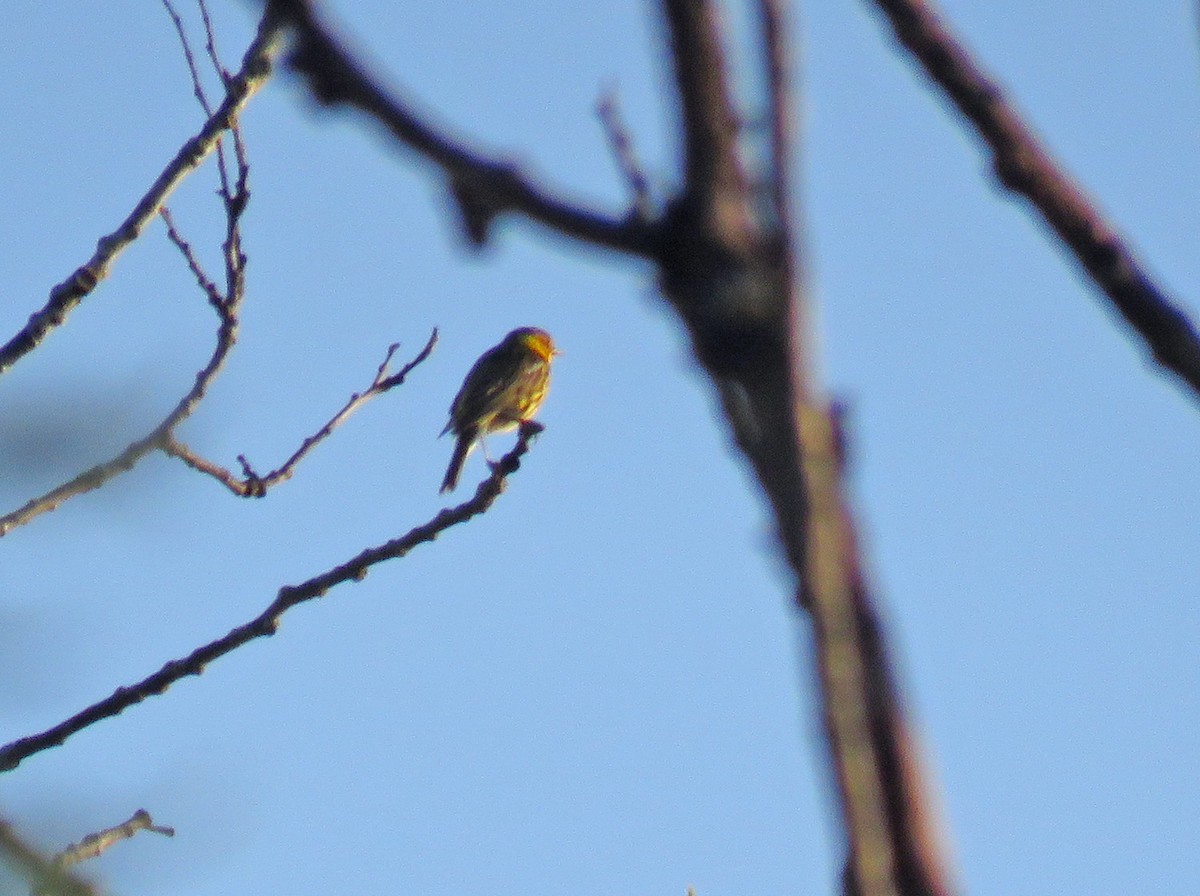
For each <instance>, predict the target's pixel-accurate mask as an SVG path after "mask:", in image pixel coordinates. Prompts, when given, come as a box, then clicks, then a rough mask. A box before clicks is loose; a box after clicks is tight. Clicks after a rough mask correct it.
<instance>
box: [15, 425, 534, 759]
mask: <svg viewBox="0 0 1200 896" xmlns="http://www.w3.org/2000/svg"><path fill="white" fill-rule="evenodd" d="M541 430H542V426H541V424H538V423H527V424H525V425H523V426H522V428H521V430H520V434H519V437H518V439H517V444H516V446H515V447H514V448H513V449H512V451H510V452H509V453H508V454H506V455H504V457H502V458H501V459H500V460H499V461H497V462H496V463H495V464H493V465H492V472H491V474H490V475H489V476H488V478H487V479H485V480H484V481H483V482H481V483H480V485H479V487H478V488H477V489H476V490H475V495H474V497H472V498H471V499H470V500H468V501H464V502H463V503H462V504H459V505H457V506H455V507H448V508H446V509H445V510H442V511H441V512H440V513H438V514H437V516H435V517H434V518H433V519H431V520H430V521H429V522H427V523H424V524H423V525H420V526H417V527H416V528H414V529H411V530H410V531H408V532H407V533H405V534H404V535H401V536H399V537H398V538H393V539H392V540H391V541H388V542H385V543H384V544H381V545H379V546H378V547H373V548H368V549H367V550H365V551H362V552H361V553H360V554H358V555H357V556H355V557H353V558H351V559H350V560H347V561H346V562H345V563H342V564H341V565H339V566H335V567H333V568H332V569H330V570H328V571H327V572H323V573H321V574H320V575H317V576H313V577H312V578H311V579H308V580H307V581H304V582H301V583H300V584H299V585H287V586H284V587H283V588H280V589H279V593H278V594H277V595H276V597H275V600H273V601H272V602H271V604H270V605H269V606H268V607H267V608H266V609H265V610H263V611H262V613H260V614H259V615H258V616H256V617H254V618H253V619H251V620H250V621H249V622H247V623H245V624H244V625H239V626H238V627H237V628H235V629H232V630H231V631H230V632H229V633H228V634H226V635H225V636H224V637H221V638H218V639H217V640H215V641H212V642H210V643H208V644H205V645H204V646H203V647H198V648H196V649H195V650H194V651H192V652H191V653H190V654H188V655H187V656H185V657H182V658H180V659H177V660H171V661H170V662H168V663H167V664H166V665H164V666H163V667H162V668H161V669H159V670H158V671H157V672H155V673H154V674H153V675H149V676H147V677H146V678H144V679H142V680H141V681H139V682H136V683H135V684H132V685H130V686H128V687H121V688H117V690H116V691H114V692H113V693H112V695H110V696H109V697H106V698H105V699H103V700H101V701H99V702H98V703H94V704H92V705H91V706H89V707H87V708H86V709H84V710H82V711H80V712H78V713H76V714H75V715H73V716H71V717H70V718H69V719H66V720H64V721H62V722H60V723H59V724H57V725H55V726H54V727H53V728H49V729H47V730H46V731H43V732H41V733H40V734H34V735H30V736H29V737H23V738H21V739H20V740H15V741H13V742H12V743H9V744H6V745H5V746H3V747H0V772H6V771H11V770H12V769H14V768H16V767H17V766H18V765H19V764H20V763H21V762H22V761H23V760H25V759H27V758H28V757H30V756H32V755H33V754H34V753H40V752H41V751H43V750H48V749H50V748H51V747H57V746H59V745H61V744H62V743H63V742H64V741H66V739H67V738H68V737H70V736H71V735H72V734H76V733H78V732H80V731H82V730H83V729H84V728H87V727H88V726H90V725H94V724H95V723H96V722H99V721H100V720H101V719H107V718H110V717H112V716H115V715H117V714H119V713H121V712H123V711H124V710H126V709H128V708H129V707H131V706H134V705H135V704H137V703H141V702H142V701H143V700H145V699H147V698H149V697H153V696H155V695H157V694H162V693H164V692H165V691H166V690H167V688H169V687H170V686H171V685H173V684H174V683H175V682H177V681H179V680H180V679H182V678H185V677H187V676H189V675H199V674H200V673H201V672H203V671H204V669H205V667H206V666H207V665H208V664H209V663H211V662H212V661H213V660H215V659H218V658H220V657H222V656H224V655H225V654H227V653H231V652H232V651H234V650H236V649H237V648H239V647H241V646H242V645H243V644H247V643H249V642H250V641H253V640H255V639H257V638H264V637H268V636H270V635H273V634H275V632H276V630H277V629H278V627H279V620H280V619H281V618H282V617H283V614H284V613H286V612H287V611H288V610H290V609H291V608H292V607H294V606H296V605H297V604H302V603H304V602H305V601H308V600H312V599H313V598H315V597H322V596H324V595H325V593H326V592H328V591H329V589H330V588H333V587H334V586H335V585H340V584H342V583H344V582H361V581H362V580H363V579H364V578H366V576H367V573H368V572H369V571H370V569H371V567H372V566H375V565H376V564H378V563H382V562H384V561H385V560H395V559H398V558H400V557H403V556H405V555H406V554H408V553H409V552H410V551H412V549H413V548H415V547H417V546H418V545H422V544H425V543H427V542H431V541H433V540H434V539H435V538H437V537H438V536H439V535H440V534H441V533H442V532H444V531H445V530H446V529H449V528H450V527H451V526H455V525H457V524H459V523H465V522H466V521H467V520H469V519H471V518H472V517H476V516H478V515H479V514H481V513H484V512H485V511H487V510H488V509H489V508H490V507H491V506H492V505H493V504H494V503H495V502H496V499H497V498H498V497H500V495H501V493H502V492H503V491H504V489H505V486H506V485H507V483H508V477H509V476H510V475H512V474H513V473H515V472H516V471H517V470H518V469H519V468H520V466H521V458H522V457H523V456H524V455H525V454H526V453H527V452H528V451H529V443H530V440H531V439H532V438H533V437H534V436H535V435H536V434H537V433H539V432H541Z"/></svg>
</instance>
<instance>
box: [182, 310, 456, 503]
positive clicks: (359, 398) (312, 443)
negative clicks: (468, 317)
mask: <svg viewBox="0 0 1200 896" xmlns="http://www.w3.org/2000/svg"><path fill="white" fill-rule="evenodd" d="M437 339H438V331H437V330H436V329H434V331H433V333H432V334H431V335H430V337H429V341H428V342H426V343H425V347H424V348H423V349H421V351H420V353H419V354H418V355H417V356H416V357H415V358H413V359H412V360H411V361H409V362H408V363H407V364H405V365H404V367H402V368H401V369H400V370H399V371H398V372H396V373H394V374H389V373H388V365H389V364H390V362H391V359H392V356H393V355H394V354H395V352H396V350H397V349H398V348H399V347H400V346H399V343H394V344H393V345H391V346H390V347H389V348H388V351H387V356H386V357H385V358H384V359H383V363H382V364H380V365H379V369H378V371H376V374H375V378H374V379H373V380H372V381H371V385H370V386H368V387H367V388H366V389H365V390H364V391H362V392H355V393H354V394H353V395H351V396H350V400H349V401H347V402H346V404H344V405H343V406H342V407H341V409H340V410H338V412H337V413H336V414H334V415H333V416H332V417H331V418H329V420H328V421H327V422H326V423H325V425H324V426H322V427H321V428H320V429H319V430H317V431H316V432H315V433H313V434H312V435H311V436H309V437H308V438H306V439H305V440H304V441H303V443H301V445H300V447H299V448H298V449H297V450H296V451H295V452H294V453H293V454H292V456H291V457H289V458H288V459H287V460H286V461H284V462H283V464H281V465H280V466H279V467H278V468H277V469H274V470H272V471H271V472H269V473H267V474H266V475H259V474H258V473H256V472H255V471H254V468H253V467H252V466H251V465H250V462H249V461H247V460H246V458H245V456H243V455H240V454H239V455H238V458H237V459H238V463H239V464H240V465H241V468H242V475H241V476H240V477H239V476H238V475H237V474H235V473H233V472H232V471H231V470H228V469H226V468H225V467H222V466H220V465H219V464H215V463H213V462H212V461H209V460H207V459H206V458H204V457H201V456H200V455H198V454H196V453H195V452H194V451H192V449H190V448H189V447H188V446H187V445H185V444H183V443H182V442H180V441H179V440H178V438H176V436H175V434H174V433H173V432H172V433H170V434H168V435H167V437H166V438H165V439H164V441H163V445H162V450H163V452H165V453H166V454H169V455H171V456H172V457H177V458H179V459H180V460H181V461H183V462H184V463H185V464H187V465H188V466H189V467H191V468H192V469H193V470H197V471H199V472H201V473H204V474H206V475H208V476H211V477H212V478H213V479H215V480H217V481H218V482H220V483H221V484H222V485H224V486H225V487H226V488H227V489H229V490H230V491H231V492H233V493H234V494H235V495H238V496H239V497H242V498H262V497H264V496H265V495H266V493H267V490H268V489H270V488H271V487H272V486H275V485H278V484H279V483H281V482H284V481H286V480H288V479H290V478H291V477H292V474H293V473H294V472H295V469H296V466H297V464H299V463H300V461H302V460H303V459H304V458H305V456H306V455H307V454H308V453H309V452H310V451H312V450H313V448H315V447H316V446H317V445H318V444H320V443H321V442H322V441H323V440H325V439H326V438H328V437H329V436H330V435H331V434H332V433H333V431H334V430H335V429H337V428H338V427H339V426H341V425H342V423H344V422H345V421H346V419H347V418H348V417H349V416H350V415H351V414H353V413H354V412H355V411H357V410H358V409H359V408H360V407H362V406H363V405H364V404H366V403H367V402H368V401H370V400H371V399H373V398H376V397H378V396H380V395H382V394H384V393H385V392H387V391H388V390H390V389H394V388H395V387H396V386H399V385H401V384H402V383H403V382H404V381H405V380H406V379H407V378H408V374H409V373H411V372H412V370H413V369H414V368H415V367H416V366H417V365H418V364H420V363H422V362H423V361H424V360H425V359H426V358H428V357H429V355H430V353H431V352H432V351H433V349H434V346H435V345H436V344H437Z"/></svg>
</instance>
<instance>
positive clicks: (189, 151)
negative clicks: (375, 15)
mask: <svg viewBox="0 0 1200 896" xmlns="http://www.w3.org/2000/svg"><path fill="white" fill-rule="evenodd" d="M279 44H280V31H279V28H278V27H277V24H276V22H275V20H274V19H273V18H272V16H270V15H265V16H264V17H263V20H262V22H261V23H260V25H259V29H258V35H257V36H256V37H255V39H254V41H253V42H252V43H251V44H250V47H249V49H247V51H246V55H245V56H244V58H243V60H242V67H241V70H240V71H239V72H238V74H237V75H236V76H235V77H234V78H232V79H231V80H230V81H229V84H228V89H227V93H226V97H225V101H224V102H223V103H221V106H220V107H219V108H218V109H217V111H216V113H215V114H214V115H213V116H212V117H211V118H209V119H208V121H207V122H205V124H204V126H203V127H202V128H201V129H200V132H199V133H198V134H197V135H196V136H195V137H193V138H192V139H190V140H188V141H187V143H185V144H184V145H183V147H182V148H181V149H180V150H179V152H178V153H177V154H176V155H175V158H174V159H172V160H171V161H170V162H169V163H168V164H167V167H166V168H165V169H164V170H163V172H162V174H160V175H159V177H158V179H157V180H156V181H155V182H154V184H153V185H152V186H151V187H150V190H149V191H148V192H147V193H146V194H145V195H144V196H143V197H142V198H141V200H139V201H138V203H137V205H136V206H135V207H134V209H133V211H132V212H130V214H129V216H128V217H127V218H126V219H125V220H124V221H123V222H121V225H120V226H119V227H118V228H117V229H116V230H114V231H113V232H112V233H110V234H108V235H107V236H104V237H101V239H100V241H99V244H98V245H97V247H96V252H95V254H94V255H93V256H92V257H91V258H90V259H89V260H88V261H87V262H86V263H84V265H83V266H82V267H80V268H78V269H77V270H76V271H75V272H74V273H73V274H71V276H70V277H68V278H67V279H66V280H64V281H63V282H62V283H60V284H58V285H57V286H55V287H54V288H53V289H52V290H51V291H50V300H49V302H47V304H46V305H45V307H43V308H42V309H40V310H39V311H36V312H34V314H32V315H31V316H30V318H29V322H28V323H27V324H26V325H25V326H24V327H23V328H22V329H21V331H20V332H19V333H17V334H16V335H15V336H13V338H12V339H10V340H9V341H8V342H7V343H6V344H5V345H3V346H0V374H3V373H4V372H5V371H7V370H8V369H9V368H10V367H12V365H13V364H15V363H16V362H17V361H18V360H20V359H21V358H22V357H24V356H25V355H27V354H28V353H29V352H31V351H33V349H35V348H36V347H37V346H38V345H40V344H41V342H42V340H43V339H45V337H46V335H47V334H48V333H49V332H50V331H51V330H53V329H54V328H56V327H58V326H61V325H62V324H63V323H64V322H65V321H66V318H67V315H68V314H69V313H70V312H71V310H72V309H74V308H75V306H77V305H78V304H79V303H80V302H81V301H82V300H83V299H84V298H85V297H86V296H87V295H89V294H90V293H91V292H92V290H94V289H95V288H96V285H97V284H98V283H99V282H100V281H101V280H103V279H104V278H105V277H107V276H108V273H109V270H110V269H111V267H112V264H113V262H114V261H115V260H116V259H117V257H118V256H119V255H120V254H121V253H122V252H123V251H124V250H125V249H126V248H128V246H129V245H130V244H131V243H133V241H134V240H136V239H137V238H138V236H139V235H140V234H141V233H142V231H143V230H144V229H145V227H146V225H147V224H148V223H149V222H150V221H151V220H152V219H153V218H154V216H155V215H157V214H158V211H159V209H160V208H161V207H162V204H163V202H164V201H166V199H167V197H168V196H169V195H170V194H171V193H172V192H173V191H174V190H175V188H176V187H177V186H179V184H180V183H181V182H182V181H183V179H184V178H185V177H187V176H188V175H189V174H191V173H192V172H193V171H194V170H196V168H197V167H199V165H200V163H201V162H202V161H204V159H205V158H206V157H207V156H208V154H209V153H210V152H212V151H213V149H214V148H215V147H216V146H217V144H218V143H219V142H220V138H221V135H222V134H223V133H224V132H225V131H227V130H229V129H230V128H231V127H232V125H233V123H234V122H235V121H236V119H237V116H238V115H239V114H240V113H241V111H242V109H244V108H245V106H246V103H247V102H249V100H250V98H251V97H252V96H253V95H254V94H255V93H256V92H257V91H258V89H259V88H260V87H261V86H262V85H263V84H264V83H265V82H266V80H267V78H268V77H269V76H270V74H271V70H272V65H273V60H274V58H275V56H276V54H277V52H278V48H279ZM0 527H2V524H0ZM0 531H3V530H2V528H0Z"/></svg>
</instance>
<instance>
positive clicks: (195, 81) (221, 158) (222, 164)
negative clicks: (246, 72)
mask: <svg viewBox="0 0 1200 896" xmlns="http://www.w3.org/2000/svg"><path fill="white" fill-rule="evenodd" d="M162 4H163V6H165V7H166V9H167V14H168V15H169V16H170V17H171V22H172V23H173V24H174V25H175V33H176V34H177V35H178V36H179V43H180V45H181V46H182V47H183V58H184V59H185V60H186V61H187V67H188V72H189V74H190V75H191V77H192V92H193V94H195V97H196V99H197V100H198V101H199V103H200V108H202V109H203V110H204V114H205V115H206V116H208V117H209V118H211V117H212V105H211V104H210V103H209V101H208V94H207V93H206V92H205V90H204V83H203V82H202V81H201V79H200V71H199V69H198V68H197V66H196V55H195V54H194V53H193V52H192V42H191V41H190V40H189V39H188V36H187V29H186V28H184V25H183V19H182V18H181V17H180V15H179V13H178V12H176V10H175V7H174V6H173V5H172V3H171V0H162ZM199 5H200V13H201V16H202V17H203V19H204V28H205V31H206V32H208V43H207V48H208V51H209V59H210V61H211V62H212V63H213V67H214V68H215V69H216V70H217V74H218V76H220V78H221V85H222V87H223V88H224V87H227V86H228V84H229V72H227V71H226V70H225V69H224V67H222V65H221V64H220V61H219V60H218V59H216V58H215V57H214V56H213V53H214V52H215V45H214V44H213V41H212V33H211V29H212V21H211V20H210V18H209V16H208V8H207V7H206V6H205V5H204V2H203V0H199ZM233 126H234V128H235V129H236V127H237V119H234V122H233ZM217 175H218V176H219V177H220V179H221V192H222V194H223V195H227V194H228V193H229V166H228V165H227V164H226V160H225V141H224V140H218V141H217Z"/></svg>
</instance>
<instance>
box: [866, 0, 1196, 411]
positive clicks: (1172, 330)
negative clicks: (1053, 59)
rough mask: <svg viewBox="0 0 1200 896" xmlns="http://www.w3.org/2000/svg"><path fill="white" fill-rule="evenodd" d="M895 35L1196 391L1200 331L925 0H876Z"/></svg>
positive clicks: (1010, 183) (1016, 185)
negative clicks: (1153, 277)
mask: <svg viewBox="0 0 1200 896" xmlns="http://www.w3.org/2000/svg"><path fill="white" fill-rule="evenodd" d="M874 3H875V5H876V6H878V7H879V8H880V9H881V10H882V11H883V12H884V13H885V14H886V15H887V17H888V19H889V20H890V21H891V24H892V28H893V29H894V30H895V34H896V37H897V39H898V40H899V41H900V43H901V44H903V45H904V46H905V47H906V48H907V49H908V51H909V52H910V53H911V54H912V55H913V57H914V58H915V59H916V60H917V61H918V62H920V64H921V65H922V66H923V67H924V68H925V72H926V73H927V74H928V75H929V77H930V78H931V79H932V80H933V82H934V83H935V84H937V85H938V86H939V87H940V88H941V89H942V91H943V92H944V93H945V94H946V96H948V97H949V98H950V100H951V101H952V102H953V103H954V105H955V106H956V107H957V108H958V110H959V112H961V113H962V114H963V116H964V117H965V118H966V119H967V121H968V122H969V123H970V124H971V126H972V127H973V128H974V129H975V132H976V133H977V134H978V135H979V136H980V138H982V139H983V141H984V142H985V143H986V144H987V146H988V148H989V149H990V150H991V152H992V157H993V162H992V163H993V166H994V167H995V170H996V174H997V176H998V177H999V179H1000V182H1001V183H1002V184H1003V185H1004V186H1005V187H1007V188H1008V189H1010V190H1012V191H1013V192H1014V193H1017V194H1019V195H1021V196H1024V197H1025V198H1027V199H1028V200H1029V201H1030V203H1031V205H1032V206H1033V208H1034V209H1035V210H1036V211H1037V213H1038V214H1039V215H1041V217H1042V220H1043V221H1044V222H1045V223H1046V224H1048V225H1049V226H1050V227H1051V229H1053V231H1054V232H1055V233H1057V234H1058V237H1059V239H1060V240H1061V241H1062V242H1063V244H1064V245H1065V246H1066V247H1067V248H1068V249H1070V250H1071V252H1072V253H1073V254H1074V256H1075V258H1076V260H1077V261H1078V262H1079V264H1080V265H1081V266H1082V267H1083V269H1084V271H1086V272H1087V274H1088V276H1089V277H1091V279H1092V280H1093V281H1094V282H1095V284H1096V285H1097V286H1099V287H1100V289H1101V290H1102V291H1103V292H1104V293H1105V295H1107V296H1108V298H1109V300H1110V301H1111V303H1112V306H1113V307H1114V308H1115V309H1116V310H1117V312H1118V313H1120V315H1121V316H1122V317H1123V318H1124V319H1125V321H1126V322H1127V323H1128V324H1129V325H1130V327H1132V328H1133V330H1134V332H1135V333H1137V334H1138V335H1139V336H1140V337H1141V338H1142V340H1143V342H1144V343H1145V344H1146V346H1147V348H1148V349H1149V350H1150V352H1151V354H1152V355H1153V357H1154V360H1155V361H1157V362H1158V363H1159V364H1160V365H1161V366H1162V367H1164V368H1165V369H1167V370H1169V371H1170V372H1172V373H1174V374H1175V375H1176V376H1178V377H1179V379H1181V380H1183V382H1184V383H1185V384H1186V385H1187V386H1188V387H1190V389H1191V392H1192V394H1193V397H1196V396H1200V335H1198V334H1197V332H1196V327H1195V324H1194V323H1193V322H1192V321H1191V320H1190V319H1189V318H1188V316H1187V314H1186V313H1185V312H1184V311H1183V309H1182V308H1181V307H1180V305H1179V304H1178V302H1176V301H1174V300H1172V299H1171V298H1170V297H1169V296H1168V295H1167V294H1166V292H1165V290H1163V289H1162V288H1161V287H1160V286H1159V285H1158V284H1157V283H1155V282H1154V280H1153V279H1152V278H1151V276H1150V274H1149V273H1148V272H1147V271H1146V269H1145V268H1144V267H1143V266H1142V264H1141V262H1140V261H1139V260H1138V259H1137V258H1136V257H1135V256H1134V253H1133V251H1132V250H1131V249H1130V247H1129V245H1128V243H1127V241H1126V240H1125V239H1124V238H1123V237H1122V236H1121V234H1120V233H1118V232H1117V230H1116V229H1115V228H1114V227H1113V226H1112V224H1111V223H1109V222H1108V221H1107V220H1106V219H1105V217H1104V215H1103V214H1102V213H1101V212H1100V211H1099V209H1098V208H1097V207H1096V206H1095V204H1094V203H1093V202H1092V201H1091V200H1090V199H1089V198H1088V197H1087V196H1086V195H1085V194H1084V192H1083V190H1082V189H1081V188H1080V187H1079V186H1078V185H1077V184H1076V183H1075V182H1074V181H1073V180H1072V179H1071V177H1070V175H1068V174H1067V172H1066V171H1065V170H1064V169H1063V168H1062V167H1061V166H1059V165H1058V164H1057V163H1056V162H1055V161H1054V159H1053V158H1051V156H1050V153H1049V152H1048V151H1047V150H1046V148H1045V146H1044V145H1043V144H1042V142H1041V140H1039V139H1038V137H1037V136H1036V135H1035V134H1034V133H1033V130H1032V129H1031V128H1030V127H1029V125H1027V124H1026V123H1025V121H1024V120H1023V119H1022V117H1021V116H1020V114H1019V113H1018V112H1017V111H1016V109H1015V108H1014V107H1013V106H1012V104H1011V103H1010V102H1009V101H1008V100H1007V99H1005V97H1004V94H1003V92H1002V91H1001V90H1000V88H999V87H998V86H997V85H996V83H995V81H994V80H992V79H991V78H990V77H989V76H988V75H986V74H985V73H984V71H983V69H982V68H981V67H980V66H979V64H978V63H977V62H976V61H975V60H974V59H972V58H971V56H970V54H969V53H968V51H967V49H966V48H965V47H964V46H963V45H962V43H961V42H960V41H959V40H958V39H957V38H956V37H955V36H954V35H953V34H952V33H951V32H950V29H949V28H948V27H947V26H946V24H945V20H944V19H943V18H942V17H941V16H940V15H939V14H938V13H937V12H935V10H934V7H933V5H932V4H931V3H929V2H926V0H874Z"/></svg>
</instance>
